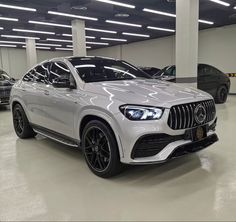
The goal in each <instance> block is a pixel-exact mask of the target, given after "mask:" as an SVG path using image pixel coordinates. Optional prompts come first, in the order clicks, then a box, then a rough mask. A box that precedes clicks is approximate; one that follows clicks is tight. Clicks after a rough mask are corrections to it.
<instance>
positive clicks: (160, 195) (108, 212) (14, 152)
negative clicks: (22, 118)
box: [0, 96, 236, 221]
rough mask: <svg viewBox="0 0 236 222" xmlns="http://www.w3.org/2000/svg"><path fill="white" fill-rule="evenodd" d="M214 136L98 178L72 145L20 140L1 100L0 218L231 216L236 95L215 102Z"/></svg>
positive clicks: (235, 212)
mask: <svg viewBox="0 0 236 222" xmlns="http://www.w3.org/2000/svg"><path fill="white" fill-rule="evenodd" d="M217 110H218V116H219V123H218V134H219V137H220V142H219V143H217V144H215V145H213V146H212V147H210V148H209V149H207V150H204V151H202V152H200V153H199V154H195V155H191V156H186V157H183V158H181V159H178V160H174V161H171V162H169V163H167V164H164V165H155V166H146V167H129V168H128V169H127V170H126V171H125V172H124V173H123V174H121V175H119V176H118V177H116V178H113V179H109V180H104V179H100V178H98V177H96V176H95V175H93V174H92V173H90V171H89V170H88V168H87V166H86V163H85V161H84V159H83V157H82V154H81V153H80V152H78V151H77V150H74V149H71V148H68V147H65V146H63V145H60V144H57V143H55V142H53V141H50V140H48V139H43V138H38V139H37V140H36V139H30V140H20V139H18V138H17V137H16V135H15V133H14V131H13V127H12V121H11V113H10V111H9V110H6V109H5V108H0V221H5V220H11V221H12V220H20V221H25V220H47V221H48V220H90V221H91V220H125V221H127V220H142V221H143V220H175V221H176V220H188V221H189V220H195V221H196V220H197V221H198V220H204V221H206V220H220V221H222V220H223V221H226V220H234V221H235V220H236V128H235V126H236V125H235V124H236V96H235V97H233V96H231V97H230V98H229V101H228V102H227V104H226V105H218V106H217Z"/></svg>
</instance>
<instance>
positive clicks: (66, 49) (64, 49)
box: [55, 48, 73, 51]
mask: <svg viewBox="0 0 236 222" xmlns="http://www.w3.org/2000/svg"><path fill="white" fill-rule="evenodd" d="M55 49H56V50H61V51H72V50H73V49H69V48H55Z"/></svg>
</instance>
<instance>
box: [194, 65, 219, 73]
mask: <svg viewBox="0 0 236 222" xmlns="http://www.w3.org/2000/svg"><path fill="white" fill-rule="evenodd" d="M198 73H199V75H211V74H215V73H216V71H215V69H214V68H213V67H212V66H209V65H199V66H198Z"/></svg>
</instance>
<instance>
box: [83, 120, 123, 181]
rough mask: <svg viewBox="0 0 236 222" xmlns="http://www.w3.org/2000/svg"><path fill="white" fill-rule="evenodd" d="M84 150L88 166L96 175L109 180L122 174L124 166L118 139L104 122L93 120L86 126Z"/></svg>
mask: <svg viewBox="0 0 236 222" xmlns="http://www.w3.org/2000/svg"><path fill="white" fill-rule="evenodd" d="M82 149H83V153H84V156H85V160H86V162H87V165H88V167H89V168H90V170H91V171H92V172H93V173H94V174H95V175H97V176H99V177H103V178H109V177H112V176H115V175H117V174H118V173H120V171H121V169H122V164H121V162H120V155H119V151H118V146H117V142H116V138H115V136H114V134H113V132H112V130H111V129H110V127H109V126H107V125H106V124H104V123H103V122H101V121H98V120H92V121H90V122H89V123H88V124H87V125H86V126H85V128H84V130H83V133H82Z"/></svg>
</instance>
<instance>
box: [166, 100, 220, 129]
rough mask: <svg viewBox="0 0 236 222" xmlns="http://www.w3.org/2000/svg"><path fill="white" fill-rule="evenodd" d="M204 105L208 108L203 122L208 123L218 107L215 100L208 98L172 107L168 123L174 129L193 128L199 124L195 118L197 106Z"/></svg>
mask: <svg viewBox="0 0 236 222" xmlns="http://www.w3.org/2000/svg"><path fill="white" fill-rule="evenodd" d="M200 104H201V105H202V106H203V107H204V108H205V110H206V114H207V115H206V119H205V121H204V122H203V123H202V124H206V123H208V122H210V121H212V120H213V119H214V118H215V114H216V109H215V103H214V101H213V100H206V101H201V102H195V103H188V104H181V105H176V106H173V107H171V109H170V114H169V118H168V125H169V127H170V128H171V129H173V130H180V129H188V128H193V127H196V126H199V125H202V124H199V123H198V122H197V121H196V119H195V116H194V115H195V113H194V112H195V108H196V107H197V106H198V105H200Z"/></svg>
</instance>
